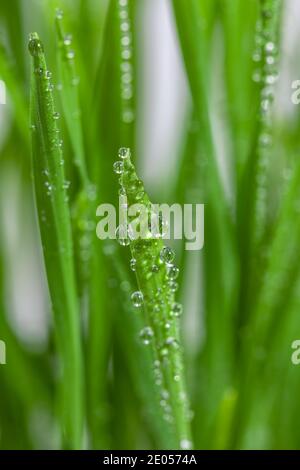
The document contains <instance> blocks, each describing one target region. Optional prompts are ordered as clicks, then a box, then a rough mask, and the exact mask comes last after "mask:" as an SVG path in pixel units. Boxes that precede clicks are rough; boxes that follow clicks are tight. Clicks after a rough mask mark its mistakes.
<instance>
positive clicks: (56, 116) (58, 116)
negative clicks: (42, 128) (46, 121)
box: [53, 112, 60, 121]
mask: <svg viewBox="0 0 300 470" xmlns="http://www.w3.org/2000/svg"><path fill="white" fill-rule="evenodd" d="M59 118H60V114H59V113H57V112H56V113H53V119H55V120H56V121H57V119H59Z"/></svg>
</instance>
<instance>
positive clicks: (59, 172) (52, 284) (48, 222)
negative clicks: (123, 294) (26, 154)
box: [29, 33, 83, 449]
mask: <svg viewBox="0 0 300 470" xmlns="http://www.w3.org/2000/svg"><path fill="white" fill-rule="evenodd" d="M29 51H30V54H31V56H32V89H31V129H32V153H33V174H34V185H35V197H36V204H37V210H38V218H39V227H40V233H41V240H42V245H43V253H44V260H45V267H46V272H47V279H48V286H49V291H50V296H51V301H52V305H53V312H54V316H55V323H56V335H57V343H58V349H59V353H60V356H61V360H62V367H63V370H62V377H60V387H61V403H60V406H61V416H62V423H61V426H62V433H63V439H64V446H65V447H68V448H75V449H76V448H80V447H81V445H82V425H83V385H82V378H83V377H82V376H83V366H82V356H81V335H80V318H79V308H78V301H77V294H76V287H75V276H74V266H73V251H72V235H71V226H70V214H69V209H68V204H67V194H66V186H65V178H64V169H63V165H62V162H63V155H62V150H61V146H60V139H59V136H58V127H57V120H58V118H59V115H58V113H57V112H56V110H55V107H54V102H53V97H52V90H51V87H49V74H48V69H47V66H46V61H45V57H44V53H43V46H42V43H41V41H40V40H39V37H38V35H37V34H36V33H33V34H31V35H30V40H29Z"/></svg>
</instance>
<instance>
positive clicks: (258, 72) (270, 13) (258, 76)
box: [252, 5, 278, 218]
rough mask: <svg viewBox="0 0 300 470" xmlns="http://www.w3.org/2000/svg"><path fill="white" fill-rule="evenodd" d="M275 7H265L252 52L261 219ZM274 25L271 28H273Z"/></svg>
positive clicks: (273, 68)
mask: <svg viewBox="0 0 300 470" xmlns="http://www.w3.org/2000/svg"><path fill="white" fill-rule="evenodd" d="M274 15H276V10H275V8H274V5H273V6H271V7H264V8H263V10H262V18H260V19H259V20H258V21H257V23H256V34H255V50H254V53H253V57H252V59H253V61H254V63H255V64H256V65H257V69H255V71H254V73H253V76H252V78H253V81H254V82H256V83H258V84H259V85H260V113H259V120H260V124H261V126H260V128H261V132H260V135H259V140H258V154H259V171H258V174H257V186H258V193H257V214H258V217H260V218H261V217H263V211H264V204H265V199H266V179H267V176H266V168H267V164H268V157H269V149H270V147H271V145H272V133H271V124H272V122H271V109H272V103H273V100H274V92H275V84H276V82H277V80H278V48H277V45H276V43H275V37H274V34H275V33H274V26H273V24H272V23H273V22H274ZM272 26H273V27H272Z"/></svg>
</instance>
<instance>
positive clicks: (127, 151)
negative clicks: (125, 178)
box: [119, 147, 130, 160]
mask: <svg viewBox="0 0 300 470" xmlns="http://www.w3.org/2000/svg"><path fill="white" fill-rule="evenodd" d="M119 157H120V158H122V159H123V160H125V159H126V158H128V157H130V149H129V148H127V147H121V148H120V149H119Z"/></svg>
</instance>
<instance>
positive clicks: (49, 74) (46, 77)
mask: <svg viewBox="0 0 300 470" xmlns="http://www.w3.org/2000/svg"><path fill="white" fill-rule="evenodd" d="M51 77H52V72H50V70H46V72H45V79H46V80H50V78H51Z"/></svg>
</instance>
